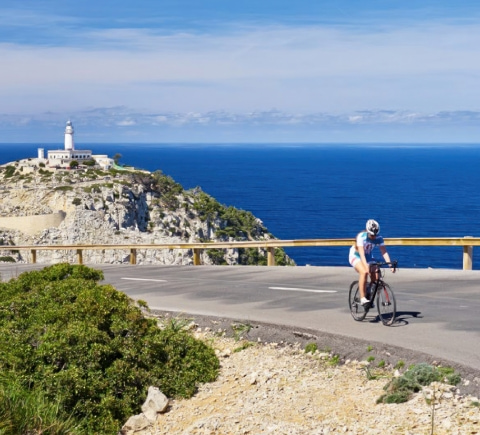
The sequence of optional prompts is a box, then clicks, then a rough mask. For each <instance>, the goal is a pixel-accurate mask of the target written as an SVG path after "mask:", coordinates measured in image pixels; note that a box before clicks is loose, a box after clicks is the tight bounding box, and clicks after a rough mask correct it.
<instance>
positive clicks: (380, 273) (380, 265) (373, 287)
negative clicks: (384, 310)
mask: <svg viewBox="0 0 480 435" xmlns="http://www.w3.org/2000/svg"><path fill="white" fill-rule="evenodd" d="M397 263H398V262H397V260H395V261H390V262H388V261H377V262H375V263H371V266H373V267H374V270H373V272H371V273H370V274H369V275H368V278H367V287H368V285H370V303H369V304H367V305H366V306H365V308H366V309H367V310H369V309H370V308H373V301H374V300H375V297H376V296H377V292H378V288H379V287H381V286H382V285H385V282H384V281H383V277H384V276H385V267H386V266H388V267H393V270H394V271H395V270H397ZM372 274H376V276H377V278H376V280H375V281H373V282H372V280H371V279H372ZM387 296H388V295H387Z"/></svg>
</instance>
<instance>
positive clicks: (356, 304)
mask: <svg viewBox="0 0 480 435" xmlns="http://www.w3.org/2000/svg"><path fill="white" fill-rule="evenodd" d="M371 267H373V268H374V269H373V275H374V276H376V277H377V279H376V280H375V281H374V282H371V278H370V277H371V275H370V274H369V275H368V278H367V286H366V287H367V299H369V300H370V301H369V302H368V303H367V304H364V305H362V303H361V302H360V298H361V296H360V289H359V287H358V281H353V282H352V284H351V285H350V291H349V293H348V307H349V308H350V313H351V314H352V317H353V318H354V319H355V320H357V321H359V322H360V321H362V320H363V319H365V317H366V315H367V313H368V311H369V310H370V309H371V308H374V303H376V304H377V309H378V315H379V317H380V320H381V321H382V323H383V324H384V325H386V326H391V325H393V323H394V322H395V315H396V308H397V304H396V302H395V294H394V293H393V290H392V289H391V288H390V286H389V285H388V284H387V283H386V282H385V281H384V280H383V276H384V275H385V268H386V267H389V268H392V269H393V270H394V271H395V270H396V269H397V261H396V260H395V261H391V262H375V263H371ZM375 297H376V300H375Z"/></svg>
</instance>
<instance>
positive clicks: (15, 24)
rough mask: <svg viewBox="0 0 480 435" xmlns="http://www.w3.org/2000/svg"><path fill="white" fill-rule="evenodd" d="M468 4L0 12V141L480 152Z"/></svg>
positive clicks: (108, 6)
mask: <svg viewBox="0 0 480 435" xmlns="http://www.w3.org/2000/svg"><path fill="white" fill-rule="evenodd" d="M479 47H480V3H479V2H478V1H474V0H471V1H466V0H457V1H456V2H452V1H451V0H448V1H447V0H435V1H423V0H415V1H414V0H401V1H400V0H362V1H358V0H295V1H292V0H289V1H286V0H261V1H260V0H236V1H232V0H137V1H135V2H133V1H131V0H115V1H112V0H101V1H98V0H97V1H93V0H82V1H78V0H77V1H71V0H22V1H18V0H2V1H1V2H0V59H1V64H0V65H1V66H0V143H19V142H45V143H61V142H63V131H64V128H65V123H66V121H68V120H71V121H72V123H73V125H74V127H75V141H76V143H78V142H80V143H105V142H126V143H135V142H142V143H149V142H152V143H185V142H187V143H243V142H250V143H284V142H294V143H298V142H306V143H345V142H348V143H365V142H367V143H480V56H479V54H478V51H479Z"/></svg>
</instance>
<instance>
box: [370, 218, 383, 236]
mask: <svg viewBox="0 0 480 435" xmlns="http://www.w3.org/2000/svg"><path fill="white" fill-rule="evenodd" d="M379 232H380V225H379V224H378V222H377V221H376V220H373V219H369V220H368V221H367V233H368V234H370V235H371V236H376V235H377V234H378V233H379Z"/></svg>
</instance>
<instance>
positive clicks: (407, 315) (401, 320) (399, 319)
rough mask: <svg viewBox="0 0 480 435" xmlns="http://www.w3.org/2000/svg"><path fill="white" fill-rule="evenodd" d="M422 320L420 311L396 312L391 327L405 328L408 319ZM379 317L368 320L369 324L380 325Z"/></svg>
mask: <svg viewBox="0 0 480 435" xmlns="http://www.w3.org/2000/svg"><path fill="white" fill-rule="evenodd" d="M412 318H415V319H423V316H422V313H421V311H397V314H396V316H395V322H394V324H393V325H391V326H392V327H395V326H407V325H408V324H409V321H408V319H412ZM380 322H381V320H380V316H376V317H375V318H373V319H372V320H370V323H380Z"/></svg>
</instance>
